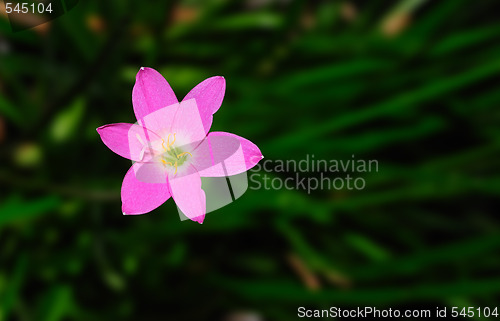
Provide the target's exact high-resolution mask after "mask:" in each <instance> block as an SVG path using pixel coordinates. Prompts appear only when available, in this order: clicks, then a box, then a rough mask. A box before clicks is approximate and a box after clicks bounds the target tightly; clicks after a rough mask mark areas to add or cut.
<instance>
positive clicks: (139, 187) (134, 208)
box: [121, 163, 170, 215]
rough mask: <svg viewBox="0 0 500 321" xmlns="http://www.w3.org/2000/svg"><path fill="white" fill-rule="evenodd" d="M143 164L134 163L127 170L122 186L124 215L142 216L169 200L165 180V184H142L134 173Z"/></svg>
mask: <svg viewBox="0 0 500 321" xmlns="http://www.w3.org/2000/svg"><path fill="white" fill-rule="evenodd" d="M144 165H145V164H141V163H135V164H134V165H132V167H131V168H130V169H129V171H128V172H127V174H126V175H125V178H124V180H123V184H122V192H121V194H122V211H123V214H125V215H129V214H131V215H135V214H144V213H148V212H151V211H152V210H154V209H156V208H157V207H159V206H160V205H162V204H163V203H165V201H167V200H168V199H169V198H170V192H169V188H168V183H167V179H166V178H165V183H161V184H151V183H144V182H142V181H140V180H138V179H137V177H136V172H137V171H139V170H140V167H141V166H144Z"/></svg>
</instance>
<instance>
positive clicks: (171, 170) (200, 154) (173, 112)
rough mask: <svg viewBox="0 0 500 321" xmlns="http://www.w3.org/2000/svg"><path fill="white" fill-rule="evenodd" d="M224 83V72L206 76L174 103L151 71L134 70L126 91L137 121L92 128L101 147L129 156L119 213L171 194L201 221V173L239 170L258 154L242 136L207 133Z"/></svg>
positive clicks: (147, 207)
mask: <svg viewBox="0 0 500 321" xmlns="http://www.w3.org/2000/svg"><path fill="white" fill-rule="evenodd" d="M225 88H226V82H225V79H224V77H220V76H217V77H212V78H208V79H206V80H204V81H203V82H201V83H200V84H198V85H197V86H196V87H194V88H193V89H192V90H191V91H190V92H189V93H188V94H187V95H186V97H184V99H183V100H182V101H181V102H180V103H179V102H178V100H177V98H176V96H175V94H174V92H173V91H172V89H171V88H170V85H169V84H168V82H167V81H166V80H165V78H163V76H162V75H160V74H159V73H158V72H157V71H156V70H154V69H151V68H141V69H140V70H139V72H138V73H137V76H136V82H135V86H134V89H133V91H132V103H133V106H134V112H135V116H136V118H137V123H136V124H127V123H117V124H110V125H105V126H102V127H99V128H98V129H97V132H98V133H99V135H100V136H101V139H102V141H103V142H104V144H105V145H106V146H108V147H109V148H110V149H111V150H112V151H113V152H115V153H117V154H118V155H120V156H123V157H125V158H128V159H130V160H132V161H134V164H133V165H132V167H131V168H130V170H129V171H128V172H127V174H126V175H125V179H124V180H123V184H122V191H121V197H122V211H123V214H125V215H128V214H144V213H148V212H150V211H152V210H154V209H156V208H157V207H159V206H160V205H161V204H163V203H164V202H165V201H167V200H168V199H169V198H170V196H172V198H173V199H174V201H175V203H176V204H177V206H178V207H179V209H180V210H181V211H182V212H183V213H184V214H185V215H186V216H187V217H188V218H189V219H191V220H193V221H196V222H198V223H203V220H204V218H205V214H206V198H205V192H204V191H203V190H202V188H201V177H223V176H230V175H236V174H240V173H242V172H245V171H247V170H248V169H250V168H252V167H253V166H255V165H256V164H257V163H258V162H259V161H260V160H261V159H262V158H263V156H262V153H261V152H260V150H259V148H258V147H257V146H256V145H255V144H253V143H252V142H250V141H249V140H247V139H245V138H242V137H239V136H237V135H234V134H230V133H225V132H211V133H209V130H210V126H211V125H212V120H213V116H212V115H213V114H214V113H215V112H217V110H218V109H219V107H220V106H221V104H222V100H223V98H224V93H225Z"/></svg>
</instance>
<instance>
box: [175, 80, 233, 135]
mask: <svg viewBox="0 0 500 321" xmlns="http://www.w3.org/2000/svg"><path fill="white" fill-rule="evenodd" d="M225 91H226V80H225V79H224V77H222V76H215V77H211V78H208V79H205V80H204V81H202V82H201V83H199V84H198V85H196V87H194V88H193V89H192V90H191V91H190V92H189V93H188V94H187V95H186V97H184V99H183V101H185V100H189V99H192V98H194V99H196V104H197V105H198V109H199V111H200V116H201V119H202V122H203V127H204V130H205V134H207V133H208V132H209V131H210V127H211V126H212V120H213V116H212V115H213V114H215V112H216V111H217V110H219V108H220V106H221V104H222V100H223V99H224V94H225Z"/></svg>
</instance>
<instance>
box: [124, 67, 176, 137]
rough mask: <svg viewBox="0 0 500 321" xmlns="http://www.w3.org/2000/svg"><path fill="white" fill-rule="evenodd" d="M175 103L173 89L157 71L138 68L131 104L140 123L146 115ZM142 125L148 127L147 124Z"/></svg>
mask: <svg viewBox="0 0 500 321" xmlns="http://www.w3.org/2000/svg"><path fill="white" fill-rule="evenodd" d="M176 103H178V100H177V97H175V93H174V91H173V90H172V88H170V85H169V84H168V82H167V81H166V80H165V78H163V76H162V75H161V74H160V73H159V72H157V71H156V70H154V69H152V68H144V67H142V68H141V69H140V70H139V72H138V73H137V76H136V81H135V85H134V89H133V90H132V104H133V105H134V112H135V117H136V118H137V121H138V122H139V123H140V124H141V120H142V119H143V118H144V117H145V116H146V115H149V114H151V113H152V112H154V111H156V110H158V109H161V108H164V107H167V106H170V105H172V104H176ZM142 125H143V126H145V127H147V128H149V127H148V126H147V124H146V125H144V124H142Z"/></svg>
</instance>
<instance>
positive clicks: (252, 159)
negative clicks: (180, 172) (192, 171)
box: [193, 132, 263, 177]
mask: <svg viewBox="0 0 500 321" xmlns="http://www.w3.org/2000/svg"><path fill="white" fill-rule="evenodd" d="M193 155H195V159H194V161H193V162H194V163H193V165H194V166H195V167H196V168H197V169H198V171H199V173H200V176H201V177H222V176H231V175H236V174H240V173H243V172H245V171H247V170H249V169H250V168H252V167H254V166H255V165H256V164H257V163H258V162H259V161H260V160H261V159H262V158H263V156H262V153H261V152H260V149H259V148H258V147H257V146H256V145H255V144H254V143H252V142H251V141H249V140H247V139H245V138H243V137H240V136H237V135H234V134H230V133H225V132H212V133H210V134H208V136H207V138H206V139H205V140H204V141H203V143H201V144H200V146H199V147H198V148H197V149H196V150H195V152H194V154H193Z"/></svg>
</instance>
